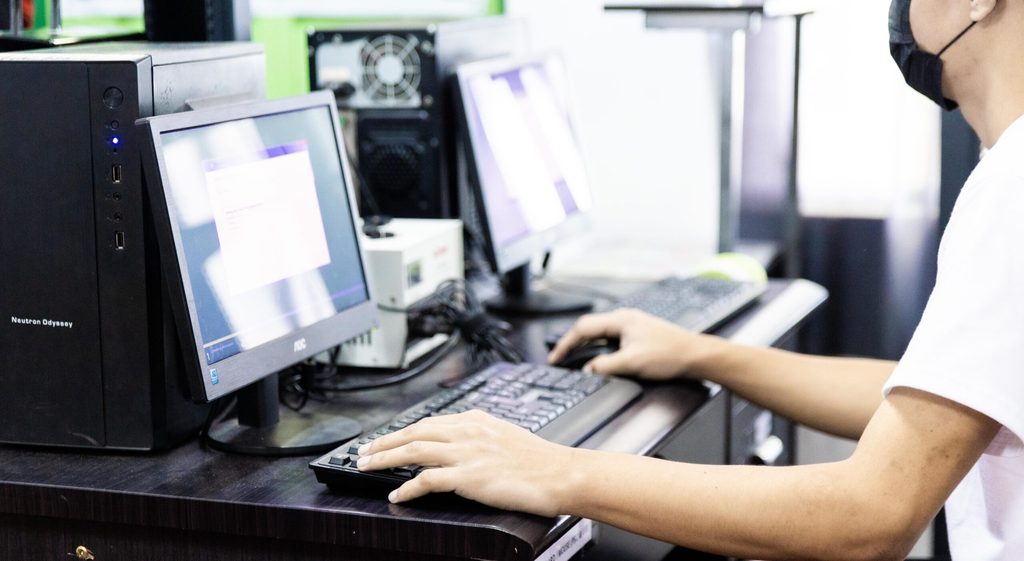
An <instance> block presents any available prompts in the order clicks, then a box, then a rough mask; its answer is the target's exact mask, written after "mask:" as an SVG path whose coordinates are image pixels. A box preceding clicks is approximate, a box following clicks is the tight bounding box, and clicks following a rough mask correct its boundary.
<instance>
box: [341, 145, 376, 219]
mask: <svg viewBox="0 0 1024 561" xmlns="http://www.w3.org/2000/svg"><path fill="white" fill-rule="evenodd" d="M347 154H348V165H349V167H350V168H352V171H354V172H355V174H356V182H358V183H359V194H360V195H362V201H363V204H364V205H365V206H366V207H367V208H368V210H369V213H360V214H361V215H362V216H363V217H366V216H367V215H369V216H384V214H383V213H382V212H381V210H380V205H379V204H377V198H376V197H374V196H373V193H372V192H371V191H370V183H369V182H368V181H366V176H365V175H363V171H362V169H360V167H359V164H357V163H356V160H355V159H354V158H353V157H352V153H351V152H347Z"/></svg>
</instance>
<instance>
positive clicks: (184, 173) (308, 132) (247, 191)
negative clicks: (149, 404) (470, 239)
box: [149, 94, 376, 399]
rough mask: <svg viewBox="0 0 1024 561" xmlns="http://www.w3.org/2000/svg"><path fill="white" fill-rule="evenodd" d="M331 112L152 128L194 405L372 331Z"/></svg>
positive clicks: (301, 102) (239, 114) (191, 118)
mask: <svg viewBox="0 0 1024 561" xmlns="http://www.w3.org/2000/svg"><path fill="white" fill-rule="evenodd" d="M332 104H333V100H331V99H330V96H329V95H328V94H323V95H321V94H315V95H310V96H306V97H304V98H295V99H293V100H282V101H279V102H263V103H260V104H253V105H250V106H242V107H240V108H238V107H236V108H230V109H224V110H207V111H202V112H194V113H181V114H177V115H169V116H165V117H156V118H153V119H150V120H149V127H150V128H151V131H152V139H153V143H154V146H155V148H156V152H157V154H156V156H157V157H156V158H155V160H156V161H157V162H159V172H160V181H159V182H158V185H159V186H160V189H159V190H155V191H154V197H153V199H154V200H155V201H159V202H160V203H164V204H165V205H166V206H165V207H164V208H165V209H166V217H167V220H168V221H169V224H167V226H169V228H168V229H167V230H169V232H170V234H171V235H170V236H169V242H170V244H171V245H170V246H169V247H167V248H164V247H163V246H162V248H161V253H162V254H164V256H165V259H164V262H165V264H166V263H168V260H167V259H166V256H167V255H173V256H174V258H175V260H174V261H171V262H170V263H171V265H170V266H169V267H168V268H169V269H171V270H172V271H173V272H175V273H177V275H174V276H173V279H172V280H173V281H175V284H176V285H177V286H178V287H179V288H180V293H181V294H182V296H183V297H184V302H183V303H182V304H183V305H179V306H177V308H176V309H177V310H178V313H181V314H182V317H181V318H180V319H179V321H180V322H181V325H184V326H187V329H186V331H185V332H184V333H185V335H186V337H183V339H184V340H185V342H188V339H193V340H194V341H195V348H194V352H195V356H196V363H195V364H196V365H197V366H198V367H199V368H200V369H201V370H202V374H203V378H204V384H203V385H204V386H205V390H206V391H205V392H204V393H203V394H202V395H201V396H200V398H204V399H212V398H213V397H216V396H219V395H223V394H224V393H227V392H229V391H232V390H234V389H238V388H239V387H242V386H244V385H247V384H248V383H251V382H253V381H255V380H258V379H260V378H262V377H264V376H266V375H268V374H271V373H273V372H275V371H276V370H279V369H280V368H283V367H285V366H288V365H290V364H293V363H295V362H298V361H299V360H302V359H304V358H307V357H308V356H311V355H312V354H314V353H316V352H320V351H322V350H324V349H326V348H329V347H331V346H334V345H337V344H340V343H342V342H343V341H345V340H347V339H348V338H351V337H353V336H355V335H357V334H359V333H362V332H365V331H367V330H369V329H370V328H372V327H373V325H374V323H375V321H376V315H375V314H374V313H371V310H372V309H373V308H374V307H373V304H372V302H371V299H370V293H369V289H368V287H367V281H366V276H365V270H364V266H363V260H362V255H361V253H360V246H359V240H358V238H357V230H356V223H355V215H354V214H353V202H352V201H353V197H352V193H351V189H350V188H349V186H348V184H347V181H346V178H347V171H346V169H345V162H344V159H343V156H342V152H341V150H340V142H341V141H340V139H339V138H338V134H339V133H338V129H337V123H336V122H335V117H334V115H335V114H334V112H333V111H334V109H333V107H332ZM157 214H158V215H161V214H162V213H160V212H158V213H157ZM158 226H159V225H158ZM161 233H162V232H161ZM158 237H159V236H158ZM165 240H168V238H160V241H161V243H162V244H163V243H164V242H165ZM176 302H177V301H176V300H174V301H172V303H176ZM186 351H188V347H186Z"/></svg>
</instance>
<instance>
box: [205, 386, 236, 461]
mask: <svg viewBox="0 0 1024 561" xmlns="http://www.w3.org/2000/svg"><path fill="white" fill-rule="evenodd" d="M237 404H238V397H237V396H236V395H235V394H231V395H228V396H224V397H221V398H219V399H215V400H213V402H212V403H211V404H210V412H209V413H207V415H206V421H205V422H204V423H203V426H202V428H201V429H199V442H201V443H202V445H203V447H204V448H205V447H206V437H207V436H208V435H209V434H210V429H211V428H212V427H213V425H215V424H216V423H218V422H220V421H222V420H224V419H226V418H227V417H228V414H229V413H231V411H232V409H233V407H234V406H235V405H237Z"/></svg>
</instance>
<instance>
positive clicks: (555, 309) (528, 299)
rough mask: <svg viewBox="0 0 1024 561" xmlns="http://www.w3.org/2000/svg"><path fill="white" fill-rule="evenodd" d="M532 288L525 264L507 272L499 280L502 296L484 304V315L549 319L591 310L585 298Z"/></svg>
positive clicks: (530, 277) (528, 268) (528, 269)
mask: <svg viewBox="0 0 1024 561" xmlns="http://www.w3.org/2000/svg"><path fill="white" fill-rule="evenodd" d="M532 284H533V279H532V275H531V274H530V265H529V264H526V265H522V266H519V267H516V268H515V269H512V270H510V271H508V272H507V273H505V274H504V275H503V278H502V279H501V288H502V291H503V292H502V294H501V295H499V296H495V297H494V298H491V299H490V300H487V301H486V302H484V305H485V306H486V307H487V311H489V312H494V313H496V314H499V315H506V316H550V315H556V314H582V313H586V312H589V311H590V310H591V309H593V307H594V303H593V302H592V301H590V300H589V299H587V298H580V297H578V296H571V295H568V294H552V293H550V292H534V291H533V288H532Z"/></svg>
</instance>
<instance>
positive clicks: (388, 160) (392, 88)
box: [308, 17, 527, 218]
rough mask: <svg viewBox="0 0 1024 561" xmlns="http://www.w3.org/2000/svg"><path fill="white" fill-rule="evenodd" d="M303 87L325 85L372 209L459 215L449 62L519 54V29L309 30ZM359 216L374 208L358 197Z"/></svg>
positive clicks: (504, 23) (451, 25) (478, 23)
mask: <svg viewBox="0 0 1024 561" xmlns="http://www.w3.org/2000/svg"><path fill="white" fill-rule="evenodd" d="M308 40H309V69H310V86H311V88H312V89H314V90H316V89H330V90H332V91H334V93H335V97H336V98H337V100H338V108H339V109H341V111H342V115H343V119H345V120H346V123H344V124H345V125H346V134H348V135H350V138H351V139H352V140H353V142H352V143H350V145H351V146H354V147H355V153H354V154H351V155H350V156H351V160H352V163H353V165H354V166H355V168H356V169H357V170H358V172H359V175H360V176H361V179H363V180H365V182H366V186H367V187H368V190H369V191H370V194H371V197H372V199H373V200H374V202H375V203H376V205H377V206H378V207H379V212H380V213H382V214H385V215H389V216H395V217H406V218H450V217H458V216H459V197H458V185H457V181H456V179H455V171H454V170H455V168H456V157H457V150H456V148H455V139H456V131H457V123H458V119H457V114H456V113H455V111H456V110H457V107H456V106H455V100H454V93H455V92H454V88H455V85H454V76H453V73H454V71H455V67H456V66H457V65H458V64H461V63H465V62H471V61H474V60H482V59H486V58H493V57H497V56H503V55H515V54H521V53H522V52H524V51H525V49H526V45H527V35H526V28H525V26H524V24H523V22H522V21H520V20H516V19H509V18H502V17H493V18H480V19H470V20H462V21H453V22H442V23H423V24H410V25H404V26H389V27H373V26H353V27H346V28H332V29H316V30H311V31H310V32H309V36H308ZM362 203H363V204H362V207H363V208H362V210H363V211H364V212H377V211H378V209H374V208H373V205H372V203H369V204H368V202H367V201H365V200H364V201H362Z"/></svg>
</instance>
